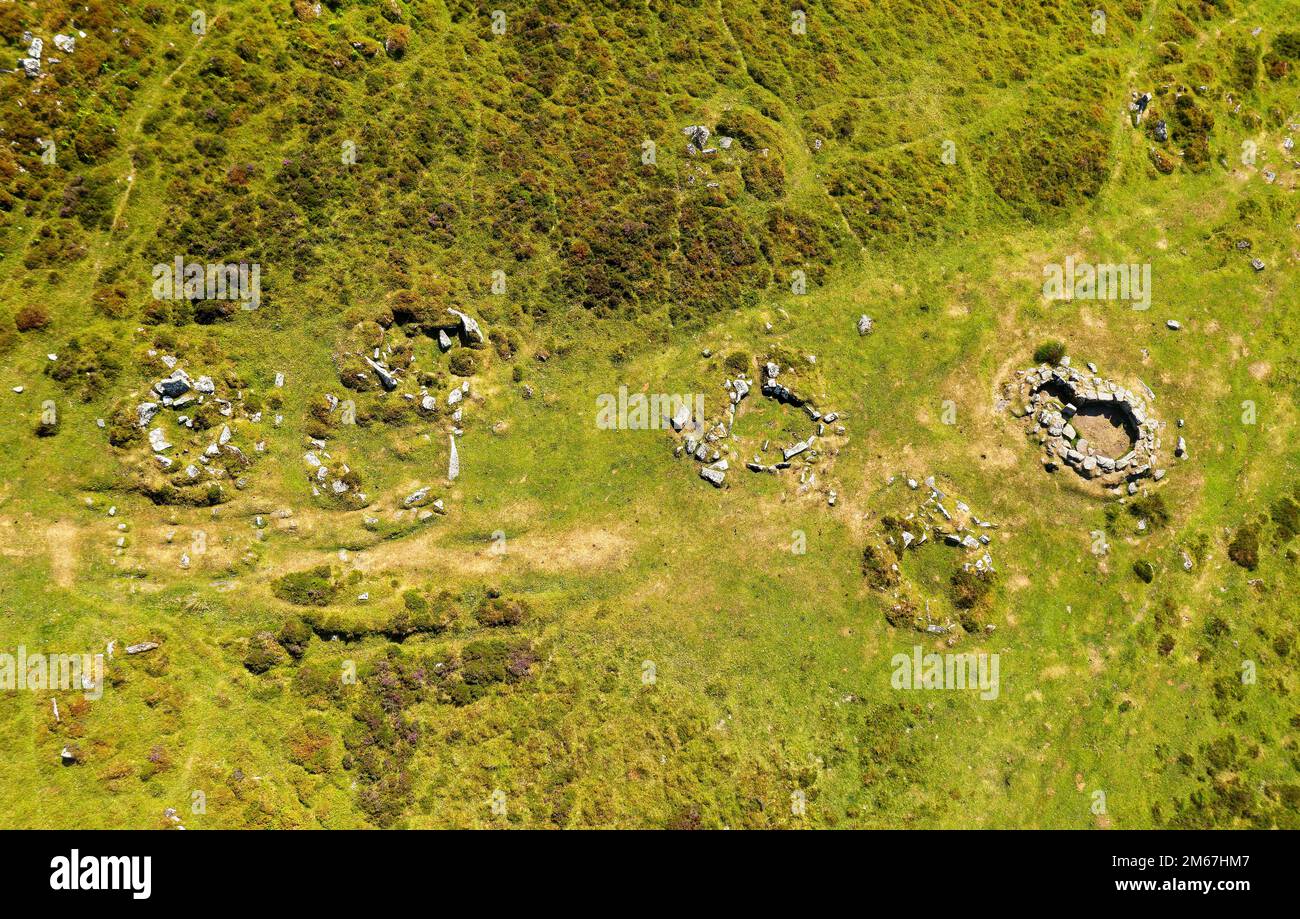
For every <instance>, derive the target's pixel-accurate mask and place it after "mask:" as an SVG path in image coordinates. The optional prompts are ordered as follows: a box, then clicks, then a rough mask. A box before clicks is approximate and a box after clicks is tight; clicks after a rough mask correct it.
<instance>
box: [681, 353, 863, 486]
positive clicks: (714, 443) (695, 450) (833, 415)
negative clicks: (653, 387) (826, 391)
mask: <svg viewBox="0 0 1300 919" xmlns="http://www.w3.org/2000/svg"><path fill="white" fill-rule="evenodd" d="M780 374H781V368H780V367H779V366H777V364H775V363H773V362H771V361H769V362H767V363H766V364H765V365H764V367H763V374H762V376H763V382H762V384H761V385H760V387H759V391H760V392H761V393H762V394H763V395H764V396H766V397H767V398H769V399H774V400H775V401H777V402H780V403H781V404H783V405H790V406H794V407H797V408H802V409H803V410H804V411H805V412H806V413H807V414H808V417H809V418H810V419H811V421H812V422H813V425H814V427H813V430H812V431H811V432H810V433H809V435H808V437H807V438H805V439H803V440H800V441H797V442H795V443H792V444H786V445H784V446H781V445H774V444H772V443H771V441H770V440H765V441H764V442H763V444H762V447H761V449H760V450H759V452H758V453H757V454H756V455H755V456H754V458H753V459H752V460H751V461H749V462H746V463H745V468H746V469H748V470H749V471H750V472H759V473H771V474H777V473H780V472H782V471H784V470H787V469H792V468H793V467H794V465H795V461H796V460H802V462H800V464H799V494H806V493H807V492H808V491H809V490H810V489H812V488H815V487H817V472H816V470H815V468H814V467H813V465H812V464H813V463H814V462H815V461H816V460H817V458H818V455H819V452H820V451H819V450H818V449H817V443H818V438H822V437H825V436H827V433H828V430H827V429H828V427H829V426H832V425H833V426H834V427H833V428H832V429H831V432H830V433H832V434H834V435H836V436H843V435H844V434H845V433H846V430H845V427H844V425H843V424H837V423H836V422H838V421H839V420H840V415H839V413H837V412H830V413H828V414H825V415H823V414H822V413H821V412H819V411H818V410H817V409H816V408H815V407H814V406H813V405H812V404H811V403H810V402H809V401H808V400H807V399H805V398H804V397H803V396H800V395H798V394H796V393H795V392H794V391H793V390H791V389H790V388H789V387H787V386H786V385H784V384H783V383H780V382H778V377H779V376H780ZM722 385H723V388H724V389H725V390H726V391H727V396H728V398H727V414H726V417H725V418H722V419H720V420H718V421H716V422H706V421H705V420H704V419H692V418H691V411H690V408H689V406H685V405H682V406H679V407H678V409H677V411H676V412H675V413H674V414H673V415H672V417H671V418H669V423H670V425H671V426H672V429H673V430H674V431H675V432H677V433H678V434H680V435H681V442H680V443H679V444H678V445H677V447H676V448H675V450H674V454H675V455H677V456H683V455H685V456H689V457H691V458H692V459H694V460H695V461H696V462H697V463H700V464H701V467H700V471H699V475H700V478H702V479H704V480H705V481H706V482H708V483H709V484H711V485H713V486H714V487H715V488H722V487H723V485H724V484H725V483H726V478H727V472H728V471H729V469H730V462H729V460H728V459H727V457H726V456H725V455H724V452H725V453H730V452H731V450H730V448H729V447H728V446H727V445H726V444H725V441H726V439H728V438H731V439H733V440H734V439H737V435H736V434H735V424H736V414H737V411H738V410H739V407H740V405H741V402H742V401H743V400H744V399H745V398H747V397H748V396H749V394H750V393H751V392H753V388H754V383H753V381H752V380H751V379H749V378H748V377H747V376H746V375H745V374H743V373H741V374H738V375H737V376H735V377H734V378H730V379H727V380H725V381H724V382H723V384H722ZM769 452H772V453H776V454H779V458H774V459H772V460H770V461H767V462H765V461H764V458H763V456H762V454H763V453H769ZM826 499H827V504H829V505H830V506H831V507H834V506H835V505H836V503H837V501H838V499H839V495H838V494H837V493H836V492H835V491H834V490H833V489H829V490H827V491H826Z"/></svg>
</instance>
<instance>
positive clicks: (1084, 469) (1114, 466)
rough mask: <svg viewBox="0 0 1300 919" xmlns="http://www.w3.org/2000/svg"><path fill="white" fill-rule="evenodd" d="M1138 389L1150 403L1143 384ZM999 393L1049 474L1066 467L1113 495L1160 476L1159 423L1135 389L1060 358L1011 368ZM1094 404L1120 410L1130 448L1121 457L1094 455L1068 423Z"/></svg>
mask: <svg viewBox="0 0 1300 919" xmlns="http://www.w3.org/2000/svg"><path fill="white" fill-rule="evenodd" d="M1067 360H1068V359H1067ZM1143 389H1144V390H1145V391H1146V394H1147V396H1148V397H1149V398H1150V400H1152V401H1154V398H1155V396H1154V394H1153V393H1152V392H1151V390H1150V389H1149V388H1148V387H1146V386H1145V384H1144V385H1143ZM1003 395H1004V397H1005V399H1006V401H1007V404H1008V405H1009V406H1010V409H1011V412H1012V413H1013V414H1014V415H1015V416H1016V417H1021V418H1025V419H1026V422H1025V431H1026V433H1027V434H1029V435H1030V436H1031V437H1037V439H1038V442H1039V443H1040V444H1042V446H1043V457H1042V462H1043V466H1044V467H1045V468H1046V469H1047V470H1048V471H1049V472H1051V471H1054V470H1056V469H1057V468H1059V467H1060V466H1062V465H1065V466H1069V467H1070V468H1071V469H1073V470H1074V471H1075V472H1076V473H1078V474H1079V475H1080V476H1082V477H1083V478H1085V479H1090V480H1096V481H1097V482H1098V483H1099V484H1101V485H1103V486H1106V487H1110V488H1112V489H1114V490H1115V492H1116V493H1117V494H1119V493H1122V492H1123V490H1127V492H1128V494H1136V493H1137V491H1138V488H1139V482H1140V481H1142V480H1143V479H1147V478H1150V479H1153V480H1154V481H1160V480H1161V479H1162V478H1164V475H1165V470H1163V469H1161V468H1159V456H1158V454H1159V450H1160V428H1161V427H1163V425H1162V423H1161V422H1159V421H1158V420H1156V418H1155V417H1154V415H1153V414H1152V412H1151V409H1150V407H1149V405H1148V400H1147V398H1144V397H1143V396H1141V395H1139V394H1138V393H1135V392H1133V391H1132V390H1128V389H1125V388H1124V387H1122V386H1120V385H1119V384H1117V383H1113V382H1111V381H1110V380H1107V379H1104V378H1102V377H1101V376H1098V375H1097V374H1095V373H1093V372H1092V371H1090V370H1079V369H1077V368H1074V367H1070V366H1069V365H1068V363H1065V362H1063V363H1061V364H1059V365H1058V366H1056V367H1052V366H1049V365H1048V364H1041V365H1039V366H1038V367H1033V368H1030V369H1027V370H1018V371H1016V375H1015V379H1014V380H1013V381H1012V382H1009V383H1007V384H1006V385H1005V386H1004V387H1003ZM1097 406H1100V407H1101V408H1103V409H1105V410H1107V411H1110V412H1118V413H1120V418H1121V421H1122V423H1123V425H1124V428H1125V430H1126V431H1127V432H1128V434H1129V436H1130V438H1131V440H1132V448H1131V449H1130V450H1129V451H1128V452H1126V453H1125V454H1124V455H1123V456H1118V457H1111V456H1106V455H1104V454H1102V453H1099V452H1098V450H1097V449H1096V447H1094V446H1092V445H1091V444H1089V443H1088V442H1087V440H1086V438H1084V437H1082V436H1080V435H1079V433H1078V432H1077V431H1076V430H1075V428H1074V426H1073V425H1072V424H1071V423H1070V421H1071V419H1072V418H1073V417H1074V416H1075V415H1076V414H1077V413H1078V412H1079V411H1081V410H1083V409H1085V408H1088V407H1094V408H1095V407H1097ZM1180 441H1181V438H1180ZM1180 455H1181V452H1180Z"/></svg>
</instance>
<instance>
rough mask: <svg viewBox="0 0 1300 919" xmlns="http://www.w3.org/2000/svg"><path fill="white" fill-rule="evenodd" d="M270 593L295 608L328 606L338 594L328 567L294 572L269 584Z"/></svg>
mask: <svg viewBox="0 0 1300 919" xmlns="http://www.w3.org/2000/svg"><path fill="white" fill-rule="evenodd" d="M271 592H272V593H274V594H275V595H276V596H277V597H279V598H280V599H281V600H284V601H286V602H288V603H293V604H295V605H297V606H328V605H329V604H330V603H331V602H332V601H333V600H334V596H335V594H336V593H337V592H338V586H337V585H336V584H335V583H334V582H333V581H332V580H331V573H330V568H329V566H328V565H320V566H317V567H316V568H309V569H307V570H306V571H295V572H293V573H291V574H286V575H284V576H283V577H280V578H277V579H276V580H275V581H272V582H271Z"/></svg>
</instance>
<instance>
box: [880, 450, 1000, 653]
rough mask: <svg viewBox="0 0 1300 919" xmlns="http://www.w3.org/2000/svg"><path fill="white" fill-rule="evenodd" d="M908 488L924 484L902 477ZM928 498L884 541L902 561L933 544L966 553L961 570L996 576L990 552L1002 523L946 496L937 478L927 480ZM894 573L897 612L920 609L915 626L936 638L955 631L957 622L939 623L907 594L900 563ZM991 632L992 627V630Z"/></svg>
mask: <svg viewBox="0 0 1300 919" xmlns="http://www.w3.org/2000/svg"><path fill="white" fill-rule="evenodd" d="M899 478H900V476H897V475H894V476H890V478H889V482H888V484H889V485H890V486H893V485H894V483H895V482H897V481H898V480H899ZM902 479H903V481H904V482H905V483H906V485H907V487H908V488H909V489H910V490H912V491H919V490H920V489H921V487H922V483H921V482H918V481H917V480H916V479H913V478H910V477H907V476H902ZM924 487H925V490H926V492H927V496H926V498H925V499H924V500H923V501H921V502H920V503H919V504H917V505H916V508H915V510H913V511H911V512H909V513H908V514H906V515H905V516H904V517H902V518H901V519H895V520H894V521H893V522H894V523H895V524H896V527H891V528H889V529H886V531H885V537H884V541H885V543H886V544H887V545H888V546H889V547H890V548H891V549H892V550H893V552H894V553H895V555H897V557H898V558H899V559H900V560H901V559H902V558H903V557H904V554H905V553H906V552H908V551H917V550H919V549H920V548H921V547H922V546H924V545H927V544H930V543H933V544H937V545H942V546H947V547H950V548H953V549H957V550H958V551H960V552H961V554H962V561H961V569H962V570H963V571H975V572H977V573H980V574H992V573H993V572H995V571H996V570H997V569H996V568H994V566H993V555H992V553H991V552H990V550H989V545H990V544H991V543H992V537H991V536H990V534H989V531H991V530H996V529H998V524H996V523H992V522H991V521H988V520H981V519H980V518H979V516H978V515H976V514H975V513H974V512H973V511H972V510H971V508H970V506H969V505H968V504H967V503H966V502H965V501H962V500H961V499H959V498H956V497H953V496H950V495H947V494H945V493H944V492H943V491H942V490H940V488H939V486H938V485H937V483H936V481H935V477H934V476H927V477H926V478H925V481H924ZM890 570H891V572H892V574H893V575H894V577H895V579H896V582H895V586H894V587H893V598H894V600H895V601H896V602H897V604H898V606H896V609H903V608H906V609H913V610H916V613H915V621H914V622H913V623H912V625H913V626H914V627H915V628H917V629H918V630H920V631H924V632H928V633H930V634H932V635H947V634H949V633H950V632H952V631H953V629H954V627H955V626H956V623H954V622H953V621H952V620H950V619H949V620H945V621H944V622H937V621H935V620H934V619H933V618H932V617H931V615H930V610H929V604H928V603H926V604H925V605H924V607H923V608H917V607H916V604H914V603H912V602H910V600H909V599H908V598H907V597H905V595H904V588H903V586H902V584H903V582H902V581H901V577H902V572H901V571H900V570H899V566H898V563H897V562H891V563H890ZM988 628H989V629H990V630H991V629H992V626H989V627H988Z"/></svg>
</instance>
